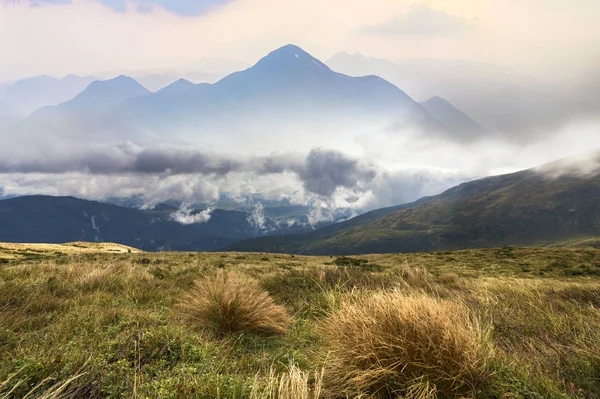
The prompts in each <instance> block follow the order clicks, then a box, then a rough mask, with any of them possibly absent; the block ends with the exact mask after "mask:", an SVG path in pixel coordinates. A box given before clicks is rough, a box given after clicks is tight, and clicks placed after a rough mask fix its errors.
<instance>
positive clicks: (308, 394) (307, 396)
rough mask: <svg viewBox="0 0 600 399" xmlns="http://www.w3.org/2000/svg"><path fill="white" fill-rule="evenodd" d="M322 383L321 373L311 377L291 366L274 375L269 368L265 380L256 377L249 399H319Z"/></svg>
mask: <svg viewBox="0 0 600 399" xmlns="http://www.w3.org/2000/svg"><path fill="white" fill-rule="evenodd" d="M322 383H323V371H321V372H315V373H314V375H313V374H312V373H310V372H307V371H302V370H301V369H299V368H298V367H297V366H295V365H292V366H291V367H290V368H289V370H288V371H287V372H285V373H281V374H276V372H275V370H274V369H273V368H271V371H270V373H269V376H268V378H266V380H262V379H261V378H260V377H259V376H258V375H257V376H256V378H255V379H254V384H253V389H252V393H251V395H250V399H319V398H320V397H321V390H322Z"/></svg>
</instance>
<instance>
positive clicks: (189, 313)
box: [179, 272, 290, 334]
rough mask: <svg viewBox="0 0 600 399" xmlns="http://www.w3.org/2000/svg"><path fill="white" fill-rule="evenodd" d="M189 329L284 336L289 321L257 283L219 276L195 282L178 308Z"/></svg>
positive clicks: (235, 275)
mask: <svg viewBox="0 0 600 399" xmlns="http://www.w3.org/2000/svg"><path fill="white" fill-rule="evenodd" d="M179 310H180V312H181V314H182V315H183V317H184V318H185V319H186V320H187V321H188V322H189V323H191V324H192V325H194V326H197V327H200V328H208V329H212V330H213V331H215V332H216V333H218V334H227V333H232V332H249V333H262V334H283V333H284V332H285V331H286V329H287V327H288V325H289V324H290V318H289V316H288V315H287V313H286V311H285V309H284V308H283V307H282V306H280V305H277V304H275V303H274V302H273V299H272V298H271V297H270V296H269V294H268V293H267V292H265V291H263V290H262V289H261V288H260V286H259V285H258V283H257V282H255V281H253V280H250V279H248V278H242V277H240V276H239V275H237V274H235V273H223V272H219V273H217V274H216V275H215V276H213V277H207V278H204V279H201V280H198V281H196V282H195V284H194V287H193V288H192V290H191V291H190V292H189V293H188V294H187V295H186V296H185V297H184V298H183V300H182V302H181V304H180V305H179Z"/></svg>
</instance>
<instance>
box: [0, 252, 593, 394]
mask: <svg viewBox="0 0 600 399" xmlns="http://www.w3.org/2000/svg"><path fill="white" fill-rule="evenodd" d="M14 251H15V249H14V248H0V254H12V253H14ZM0 257H1V258H2V260H0V289H1V292H2V295H0V397H6V398H22V397H24V396H25V395H27V394H28V393H29V394H30V396H28V397H46V398H50V397H64V398H98V397H112V398H119V397H120V398H289V399H292V398H316V397H323V398H342V397H350V398H356V397H363V398H364V397H375V398H397V397H406V398H434V397H439V398H475V397H481V398H597V397H600V378H599V377H600V332H599V330H598V328H597V326H598V325H600V311H599V310H598V309H600V280H599V279H598V277H599V276H600V250H598V249H594V248H583V247H576V248H510V247H508V248H497V249H485V250H466V251H455V252H438V253H414V254H406V255H405V254H396V255H368V256H363V257H360V258H343V257H340V258H336V257H303V256H293V255H279V254H254V253H253V254H241V253H211V254H197V253H159V254H148V253H128V252H123V253H82V252H67V251H55V250H54V248H52V249H50V250H49V251H47V252H45V253H44V254H43V256H39V257H20V258H16V257H8V256H0ZM219 300H223V301H221V302H219ZM226 303H227V304H229V305H228V306H224V304H226ZM216 305H219V306H220V307H219V306H217V307H216V308H215V306H216ZM231 305H233V306H231ZM226 316H227V317H228V318H226ZM225 322H227V323H225ZM382 348H384V349H382ZM52 395H54V396H52ZM59 395H62V396H59ZM361 395H362V396H361Z"/></svg>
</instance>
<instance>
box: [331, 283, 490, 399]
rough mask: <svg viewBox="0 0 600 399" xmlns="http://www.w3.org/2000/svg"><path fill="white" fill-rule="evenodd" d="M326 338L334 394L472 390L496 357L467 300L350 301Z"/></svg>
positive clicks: (383, 297) (404, 297)
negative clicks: (466, 303) (418, 382)
mask: <svg viewBox="0 0 600 399" xmlns="http://www.w3.org/2000/svg"><path fill="white" fill-rule="evenodd" d="M321 333H322V336H323V340H324V346H325V349H326V350H327V351H328V352H329V356H330V358H328V361H329V362H331V364H332V367H331V368H330V369H329V370H328V373H327V374H326V382H327V387H328V390H329V391H331V392H333V393H335V395H334V396H339V394H342V395H347V396H350V397H354V396H355V395H360V394H373V395H375V397H386V398H387V397H390V398H394V397H397V396H398V395H402V396H405V395H409V397H428V395H429V396H431V394H432V392H433V394H435V391H436V390H437V392H438V394H439V393H441V392H443V393H448V394H450V393H461V392H462V393H470V392H472V391H473V390H474V389H475V387H476V386H477V385H478V384H479V383H480V382H481V381H483V380H484V379H485V377H486V375H487V365H488V361H489V360H490V359H491V357H492V356H493V351H492V347H491V344H490V341H489V334H488V332H487V331H486V330H485V329H483V328H482V327H481V326H480V325H479V323H478V322H477V320H476V319H474V318H473V317H472V314H471V313H470V311H469V310H468V308H467V307H466V306H465V305H464V304H463V303H461V302H458V301H451V300H442V299H439V298H434V297H431V296H427V295H424V294H406V293H402V292H399V291H395V292H391V293H380V294H376V295H373V296H371V297H367V298H365V299H360V300H358V301H357V302H356V303H345V304H343V305H342V306H341V307H340V309H339V310H338V311H336V312H334V313H333V314H331V315H330V316H329V317H328V318H327V319H326V320H325V321H324V322H323V324H322V326H321ZM415 381H421V383H420V385H419V386H420V388H419V389H417V388H418V387H417V386H415V385H414V383H415ZM411 386H412V388H411ZM419 392H420V394H419ZM411 395H412V396H411Z"/></svg>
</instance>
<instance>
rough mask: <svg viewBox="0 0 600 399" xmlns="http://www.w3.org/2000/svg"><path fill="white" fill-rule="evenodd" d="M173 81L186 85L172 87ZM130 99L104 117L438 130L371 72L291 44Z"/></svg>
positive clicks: (216, 125) (147, 122)
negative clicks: (356, 72)
mask: <svg viewBox="0 0 600 399" xmlns="http://www.w3.org/2000/svg"><path fill="white" fill-rule="evenodd" d="M181 84H184V85H185V86H186V87H188V90H180V89H179V88H180V86H181ZM175 87H178V89H177V90H174V89H173V87H169V88H167V89H165V90H161V91H159V92H157V93H154V94H150V95H147V96H143V97H137V98H132V99H129V100H127V101H125V102H124V103H123V104H121V105H119V106H117V107H115V109H114V110H113V113H112V115H109V116H108V118H116V119H121V120H122V119H125V118H127V119H129V120H132V121H133V125H134V126H144V127H146V128H151V129H157V128H160V127H161V126H162V127H164V128H165V129H166V128H172V126H173V124H178V125H189V126H194V127H196V128H202V129H204V130H205V131H206V130H218V131H220V130H228V131H231V130H235V131H240V130H253V129H255V130H256V129H263V128H265V127H275V128H279V129H282V130H284V127H285V126H298V125H304V124H307V123H308V124H314V125H315V126H320V127H322V126H323V123H325V122H328V123H331V124H335V123H339V122H340V121H344V122H345V123H346V124H349V123H351V121H360V122H362V123H374V122H379V123H381V121H389V122H390V123H392V122H399V121H403V122H404V123H406V124H417V125H419V126H422V127H426V128H430V129H439V130H441V129H443V126H442V124H441V123H440V122H439V121H438V120H436V119H435V118H434V117H432V116H431V115H430V114H429V113H428V112H427V111H426V110H425V109H424V108H423V107H422V106H421V105H420V104H418V103H417V102H416V101H414V100H413V99H411V98H410V97H409V96H408V95H406V93H404V92H403V91H402V90H400V89H399V88H397V87H396V86H394V85H392V84H391V83H389V82H387V81H385V80H383V79H381V78H379V77H377V76H365V77H358V78H356V77H350V76H347V75H342V74H339V73H336V72H334V71H332V70H331V69H330V68H329V67H328V66H326V65H325V64H324V63H322V62H321V61H319V60H317V59H316V58H314V57H312V56H311V55H310V54H308V53H307V52H305V51H304V50H302V49H301V48H299V47H297V46H294V45H287V46H284V47H282V48H280V49H277V50H275V51H273V52H271V53H270V54H268V55H267V56H265V57H264V58H262V59H261V60H259V61H258V62H257V63H256V64H255V65H254V66H252V67H250V68H248V69H246V70H244V71H240V72H236V73H233V74H231V75H229V76H227V77H225V78H223V79H222V80H220V81H218V82H217V83H214V84H199V85H193V86H191V85H189V84H186V83H183V82H181V83H180V84H178V85H177V86H175Z"/></svg>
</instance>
